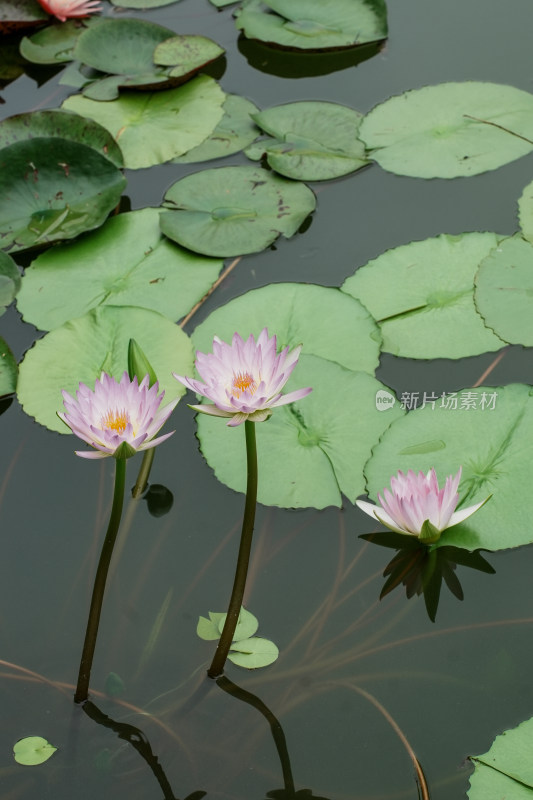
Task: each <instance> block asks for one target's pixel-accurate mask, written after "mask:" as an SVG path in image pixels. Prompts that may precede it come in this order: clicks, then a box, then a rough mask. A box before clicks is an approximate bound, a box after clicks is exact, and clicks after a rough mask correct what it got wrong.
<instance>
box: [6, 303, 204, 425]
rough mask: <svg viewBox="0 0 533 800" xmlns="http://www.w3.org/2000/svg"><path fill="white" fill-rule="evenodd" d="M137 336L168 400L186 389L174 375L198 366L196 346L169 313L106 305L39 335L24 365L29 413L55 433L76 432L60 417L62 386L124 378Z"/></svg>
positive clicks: (22, 395) (21, 393)
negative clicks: (102, 378) (104, 376)
mask: <svg viewBox="0 0 533 800" xmlns="http://www.w3.org/2000/svg"><path fill="white" fill-rule="evenodd" d="M132 338H133V339H135V340H136V342H137V343H138V345H139V346H140V347H141V348H142V350H143V352H144V353H145V355H146V357H147V358H148V360H149V362H150V363H151V365H152V367H153V368H154V371H155V373H156V375H157V377H158V379H159V385H160V387H161V388H162V389H164V390H165V398H166V401H167V402H168V401H169V400H172V399H173V398H175V397H179V396H180V395H182V394H183V393H184V392H185V388H184V387H183V386H182V385H181V384H180V383H179V382H178V381H176V380H175V379H174V378H173V377H172V372H173V371H175V372H178V373H179V374H182V375H187V374H190V372H191V370H192V361H193V354H192V346H191V342H190V339H189V338H188V337H187V336H186V335H185V334H184V333H183V331H182V330H181V329H180V328H179V327H178V326H177V325H175V324H174V323H173V322H171V321H170V320H168V319H166V317H163V316H161V314H157V313H156V312H155V311H148V310H147V309H144V308H128V307H115V306H100V307H99V308H95V309H93V310H92V311H90V312H89V313H88V314H85V315H84V316H83V317H79V318H78V319H75V320H71V321H70V322H67V323H65V325H62V326H61V327H60V328H56V329H55V330H53V331H51V332H50V333H48V334H47V335H46V336H44V338H42V339H39V340H38V341H37V342H36V343H35V344H34V346H33V347H32V348H31V350H28V352H27V353H26V355H25V357H24V360H23V361H22V363H21V365H20V370H19V382H18V386H17V396H18V399H19V402H20V403H21V405H22V407H23V409H24V411H25V412H26V413H27V414H29V415H30V416H32V417H35V419H36V420H37V422H40V423H41V425H45V426H46V427H47V428H49V429H50V430H53V431H59V432H60V433H69V432H70V431H69V430H68V429H67V427H66V426H65V425H64V423H63V422H61V420H60V419H59V418H58V417H57V414H56V412H57V411H61V409H62V407H63V400H62V395H61V390H62V389H66V390H67V391H68V392H70V393H71V394H72V393H74V392H75V391H76V390H77V388H78V385H79V383H80V382H83V383H85V384H87V385H89V386H90V385H94V382H95V381H96V380H97V379H98V378H99V377H100V374H101V372H102V371H105V372H107V373H108V374H109V375H113V376H114V377H115V378H117V379H118V378H120V377H121V375H122V374H123V372H124V371H125V370H127V368H128V344H129V341H130V339H132Z"/></svg>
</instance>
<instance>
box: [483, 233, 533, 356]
mask: <svg viewBox="0 0 533 800" xmlns="http://www.w3.org/2000/svg"><path fill="white" fill-rule="evenodd" d="M475 298H476V305H477V307H478V311H479V313H480V314H481V315H482V317H483V319H484V320H485V323H486V325H488V326H489V327H490V328H492V330H493V331H494V332H495V333H496V334H497V335H498V336H499V337H500V338H501V339H503V340H504V341H506V342H510V343H511V344H523V345H525V346H526V347H531V346H532V345H533V244H531V243H530V242H526V241H525V240H524V239H522V237H521V236H520V235H519V234H517V235H516V236H512V237H510V238H509V239H504V240H503V241H502V242H500V244H499V246H498V247H497V248H496V249H494V250H492V252H491V253H489V255H488V256H487V257H486V258H485V259H484V260H483V261H482V262H481V265H480V267H479V271H478V274H477V277H476V295H475Z"/></svg>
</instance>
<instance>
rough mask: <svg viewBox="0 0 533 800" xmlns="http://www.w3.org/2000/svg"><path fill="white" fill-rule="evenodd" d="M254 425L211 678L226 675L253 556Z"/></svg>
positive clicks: (249, 429) (248, 432)
mask: <svg viewBox="0 0 533 800" xmlns="http://www.w3.org/2000/svg"><path fill="white" fill-rule="evenodd" d="M255 424H256V423H255V422H250V420H248V419H247V420H246V421H245V423H244V433H245V436H246V465H247V475H248V478H247V482H246V502H245V505H244V516H243V520H242V532H241V541H240V545H239V555H238V558H237V568H236V570H235V580H234V581H233V589H232V592H231V598H230V602H229V607H228V613H227V615H226V621H225V623H224V628H223V629H222V634H221V636H220V639H219V641H218V646H217V649H216V652H215V655H214V658H213V661H212V662H211V666H210V667H209V669H208V671H207V674H208V675H209V677H210V678H218V676H219V675H221V674H222V672H223V671H224V664H225V663H226V658H227V657H228V651H229V649H230V647H231V643H232V641H233V637H234V635H235V628H236V627H237V622H238V620H239V614H240V611H241V606H242V600H243V597H244V589H245V587H246V576H247V574H248V564H249V562H250V552H251V549H252V536H253V532H254V521H255V507H256V501H257V446H256V440H255Z"/></svg>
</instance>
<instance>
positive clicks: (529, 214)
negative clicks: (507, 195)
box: [518, 181, 533, 242]
mask: <svg viewBox="0 0 533 800" xmlns="http://www.w3.org/2000/svg"><path fill="white" fill-rule="evenodd" d="M518 219H519V221H520V227H521V229H522V233H523V235H524V238H525V239H527V240H528V242H533V181H532V182H531V183H528V185H527V186H526V187H525V189H524V191H523V192H522V194H521V196H520V199H519V201H518Z"/></svg>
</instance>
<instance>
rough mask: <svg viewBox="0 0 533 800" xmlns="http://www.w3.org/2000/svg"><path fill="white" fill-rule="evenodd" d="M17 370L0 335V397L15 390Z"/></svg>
mask: <svg viewBox="0 0 533 800" xmlns="http://www.w3.org/2000/svg"><path fill="white" fill-rule="evenodd" d="M17 372H18V367H17V362H16V361H15V357H14V355H13V353H12V352H11V350H10V349H9V346H8V344H7V342H6V341H5V339H2V337H1V336H0V397H4V395H6V394H11V393H12V392H14V391H15V388H16V385H17Z"/></svg>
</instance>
